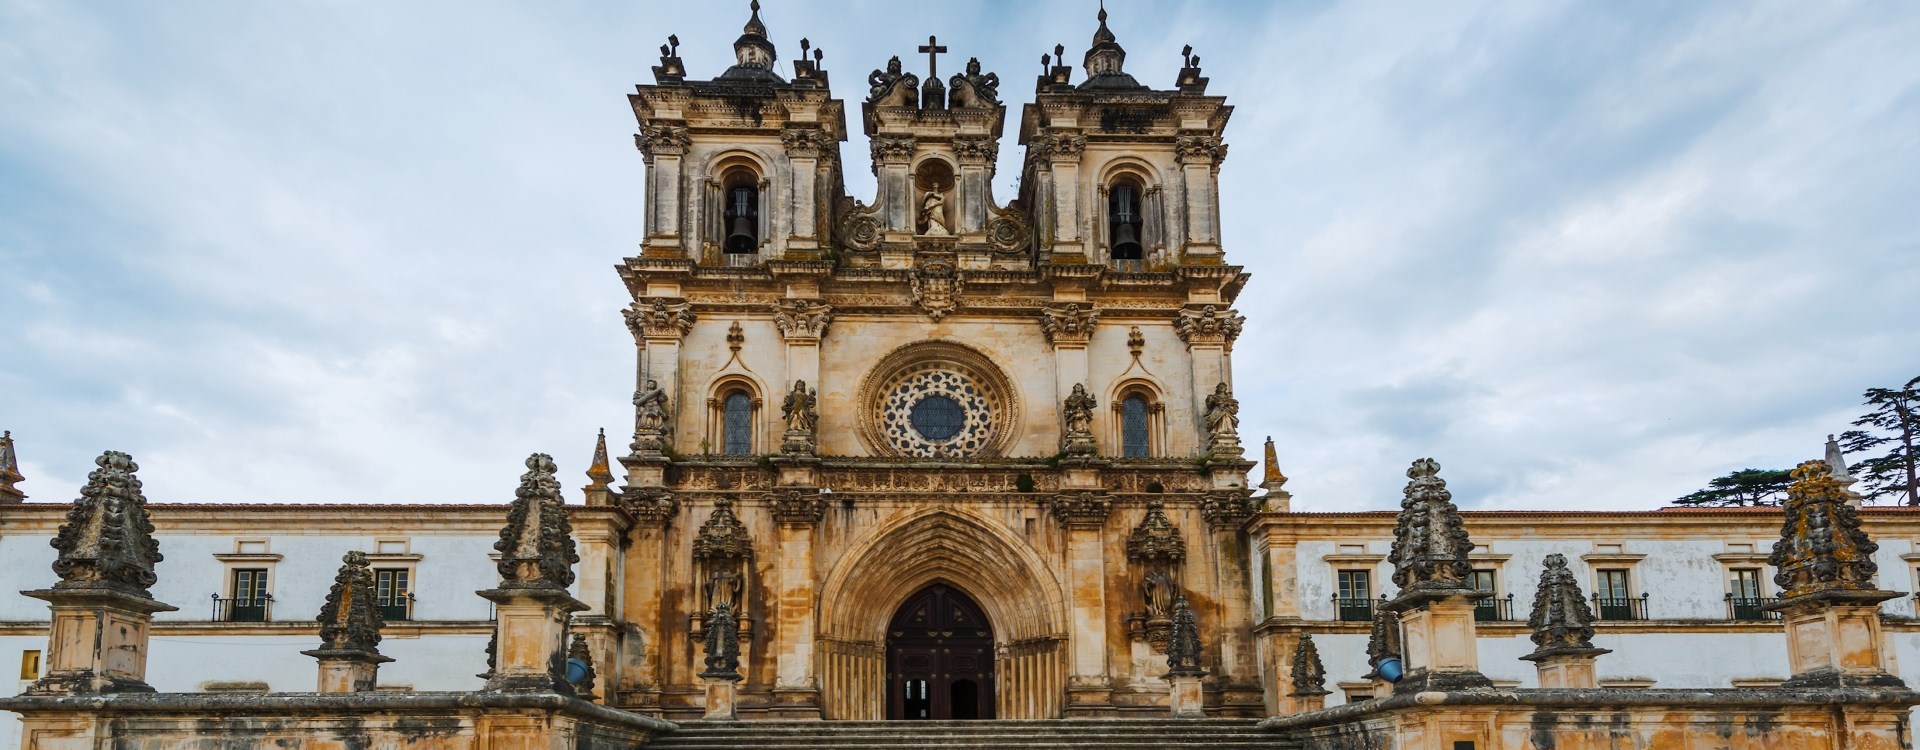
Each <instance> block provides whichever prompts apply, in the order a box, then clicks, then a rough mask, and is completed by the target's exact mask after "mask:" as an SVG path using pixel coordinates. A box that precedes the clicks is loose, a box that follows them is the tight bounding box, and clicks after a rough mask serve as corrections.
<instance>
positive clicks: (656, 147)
mask: <svg viewBox="0 0 1920 750" xmlns="http://www.w3.org/2000/svg"><path fill="white" fill-rule="evenodd" d="M633 143H634V145H635V146H638V147H639V148H640V153H642V154H645V155H646V157H647V160H648V162H649V163H651V162H652V160H653V157H655V156H680V155H682V154H685V153H687V149H688V148H689V147H691V146H692V145H693V140H692V139H691V138H688V137H687V128H686V127H685V126H683V125H669V124H656V125H648V126H646V127H645V128H642V129H641V130H640V132H639V133H638V134H636V135H634V136H633Z"/></svg>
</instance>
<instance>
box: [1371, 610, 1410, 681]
mask: <svg viewBox="0 0 1920 750" xmlns="http://www.w3.org/2000/svg"><path fill="white" fill-rule="evenodd" d="M1405 658H1406V650H1405V649H1403V648H1401V647H1400V613H1399V612H1397V611H1394V610H1392V609H1390V608H1387V607H1379V606H1376V607H1374V608H1373V629H1372V630H1370V631H1368V632H1367V666H1369V667H1372V668H1373V671H1371V672H1368V673H1367V679H1375V678H1378V679H1383V680H1384V679H1386V677H1385V676H1384V675H1382V674H1381V673H1380V665H1381V664H1383V663H1385V662H1386V661H1387V660H1388V659H1401V660H1404V659H1405Z"/></svg>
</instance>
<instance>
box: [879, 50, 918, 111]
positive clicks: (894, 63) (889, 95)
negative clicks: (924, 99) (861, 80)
mask: <svg viewBox="0 0 1920 750" xmlns="http://www.w3.org/2000/svg"><path fill="white" fill-rule="evenodd" d="M867 103H868V104H872V105H874V106H877V107H918V106H920V77H919V76H916V75H914V74H912V73H907V72H905V71H902V70H901V69H900V57H899V56H898V55H895V56H894V57H893V59H891V60H888V61H887V69H886V70H884V71H882V70H875V71H873V72H872V73H868V74H867Z"/></svg>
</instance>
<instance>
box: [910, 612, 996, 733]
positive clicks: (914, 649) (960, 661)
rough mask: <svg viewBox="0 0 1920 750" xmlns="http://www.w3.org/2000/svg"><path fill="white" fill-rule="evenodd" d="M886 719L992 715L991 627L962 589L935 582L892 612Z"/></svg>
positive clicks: (986, 717)
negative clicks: (893, 613)
mask: <svg viewBox="0 0 1920 750" xmlns="http://www.w3.org/2000/svg"><path fill="white" fill-rule="evenodd" d="M887 718H889V719H991V718H993V628H992V626H991V625H989V624H988V623H987V618H986V616H985V615H984V614H983V613H982V612H981V611H980V607H979V605H976V604H974V603H973V600H972V599H969V598H967V595H966V594H963V593H961V592H960V591H959V590H957V589H954V588H952V587H949V586H946V585H943V584H934V585H932V586H928V587H927V588H924V589H921V590H920V591H919V593H916V594H914V595H913V596H910V597H908V598H907V603H906V604H905V605H902V606H901V607H900V611H899V612H898V613H896V614H895V615H894V616H893V622H892V624H890V625H889V626H888V627H887Z"/></svg>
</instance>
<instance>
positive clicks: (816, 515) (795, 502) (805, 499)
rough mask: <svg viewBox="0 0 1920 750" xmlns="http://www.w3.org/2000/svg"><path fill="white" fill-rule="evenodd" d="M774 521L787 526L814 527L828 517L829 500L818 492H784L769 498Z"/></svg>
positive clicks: (768, 502)
mask: <svg viewBox="0 0 1920 750" xmlns="http://www.w3.org/2000/svg"><path fill="white" fill-rule="evenodd" d="M767 506H768V507H769V508H770V509H771V510H772V511H773V517H774V520H777V521H779V522H780V523H782V524H785V525H787V526H812V525H814V524H816V523H819V522H820V518H821V517H822V516H825V515H826V512H827V498H826V496H825V495H822V494H820V492H819V491H817V490H783V491H780V492H776V493H774V494H773V496H772V497H770V498H768V500H767Z"/></svg>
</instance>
